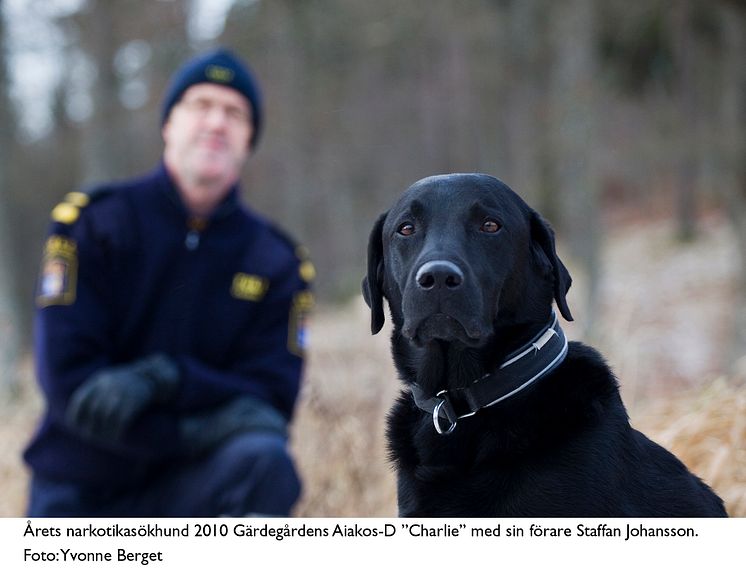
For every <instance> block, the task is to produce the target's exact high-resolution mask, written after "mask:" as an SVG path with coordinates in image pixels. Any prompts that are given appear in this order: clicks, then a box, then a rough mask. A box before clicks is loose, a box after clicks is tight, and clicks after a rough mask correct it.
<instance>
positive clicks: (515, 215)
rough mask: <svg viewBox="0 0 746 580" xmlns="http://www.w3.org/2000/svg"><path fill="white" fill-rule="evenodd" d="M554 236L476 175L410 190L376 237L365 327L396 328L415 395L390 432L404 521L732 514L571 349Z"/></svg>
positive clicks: (598, 369) (581, 352)
mask: <svg viewBox="0 0 746 580" xmlns="http://www.w3.org/2000/svg"><path fill="white" fill-rule="evenodd" d="M570 283H571V278H570V275H569V273H568V271H567V269H566V268H565V266H564V265H563V263H562V262H561V260H560V259H559V257H558V256H557V253H556V251H555V243H554V233H553V231H552V229H551V228H550V226H549V224H548V223H547V222H546V221H545V220H544V219H543V218H542V217H541V216H540V215H539V214H538V213H537V212H536V211H534V210H533V209H531V208H530V207H529V206H528V205H527V204H526V203H525V202H524V201H523V200H522V199H521V198H520V197H519V196H518V195H517V194H516V193H514V192H513V191H512V190H511V189H510V188H509V187H507V186H506V185H505V184H504V183H502V182H501V181H499V180H497V179H495V178H494V177H491V176H488V175H482V174H453V175H441V176H434V177H429V178H426V179H423V180H421V181H418V182H417V183H415V184H414V185H412V186H411V187H410V188H409V189H407V190H406V191H405V192H404V194H403V196H402V197H401V199H400V200H399V201H398V202H397V203H396V204H395V205H394V207H393V208H392V209H391V210H390V211H388V212H387V213H385V214H383V215H382V216H381V217H380V218H379V219H378V221H377V222H376V224H375V226H374V227H373V231H372V232H371V235H370V243H369V248H368V274H367V276H366V278H365V279H364V280H363V294H364V296H365V300H366V302H367V304H368V306H370V308H371V312H372V319H371V320H372V322H371V329H372V331H373V333H374V334H375V333H377V332H378V331H379V330H380V329H381V327H382V326H383V323H384V310H383V298H384V297H385V298H386V299H387V301H388V303H389V308H390V313H391V318H392V320H393V326H394V329H393V333H392V352H393V357H394V362H395V365H396V368H397V370H398V373H399V376H400V378H401V380H402V381H403V382H404V383H405V384H406V385H407V387H408V388H407V389H405V390H404V391H403V392H402V394H401V395H400V397H399V399H398V400H397V402H396V404H395V405H394V407H393V409H392V410H391V413H390V415H389V419H388V431H387V436H388V442H389V449H390V453H391V457H392V460H393V462H394V464H395V466H396V469H397V478H398V483H397V487H398V504H399V514H400V515H401V516H425V517H430V516H438V517H449V516H468V517H481V516H489V517H502V516H519V517H520V516H536V517H550V516H562V517H603V516H624V517H656V516H662V517H676V516H689V517H695V516H725V515H727V514H726V512H725V509H724V507H723V502H722V500H721V499H720V498H719V497H718V496H717V495H715V493H713V491H712V490H711V489H710V488H709V487H708V486H707V485H705V484H704V483H703V482H702V481H701V480H700V479H698V478H697V477H696V476H694V475H693V474H692V473H690V472H689V471H688V470H687V468H686V467H685V466H684V465H683V464H682V463H681V462H680V461H679V460H678V459H677V458H676V457H674V456H673V455H672V454H671V453H669V452H668V451H666V450H665V449H663V448H662V447H660V446H659V445H657V444H656V443H654V442H652V441H650V440H649V439H648V438H647V437H645V436H644V435H643V434H642V433H640V432H638V431H636V430H634V429H633V428H632V427H631V426H630V424H629V421H628V417H627V413H626V410H625V408H624V405H623V404H622V400H621V398H620V395H619V387H618V384H617V381H616V379H615V378H614V375H613V374H612V372H611V370H610V369H609V367H608V366H607V364H606V362H605V361H604V359H603V358H602V357H601V355H600V354H599V353H598V352H597V351H595V350H594V349H592V348H590V347H589V346H586V345H584V344H582V343H578V342H570V343H568V341H567V339H566V338H565V335H564V333H563V332H562V328H561V327H560V325H559V322H558V320H557V318H558V317H557V315H556V314H555V312H554V311H553V309H552V301H553V300H554V301H556V304H557V308H558V309H559V312H560V314H561V315H562V316H563V317H564V318H565V319H566V320H568V321H569V320H572V315H571V313H570V309H569V308H568V306H567V302H566V300H565V295H566V294H567V291H568V289H569V288H570Z"/></svg>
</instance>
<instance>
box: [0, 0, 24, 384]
mask: <svg viewBox="0 0 746 580" xmlns="http://www.w3.org/2000/svg"><path fill="white" fill-rule="evenodd" d="M7 62H8V59H7V49H6V35H5V18H4V12H3V2H2V0H0V345H2V346H1V347H0V394H7V393H10V394H15V393H16V391H17V386H18V371H19V367H18V365H19V362H20V361H19V358H20V353H21V327H20V320H19V317H18V312H19V311H20V308H19V303H20V300H19V299H18V284H17V282H18V278H17V276H16V275H15V274H16V272H17V269H16V268H15V256H16V254H15V252H14V251H13V248H14V242H15V239H14V238H13V236H12V235H11V231H10V230H9V224H10V223H11V221H12V217H11V216H12V215H13V212H12V204H11V198H10V196H9V195H8V188H9V187H10V180H9V179H8V169H9V161H10V160H11V159H12V151H13V150H14V149H15V140H14V137H15V130H14V127H15V119H14V113H13V108H12V105H11V101H10V96H9V94H8V87H9V86H10V83H9V82H8V65H7Z"/></svg>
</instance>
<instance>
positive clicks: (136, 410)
mask: <svg viewBox="0 0 746 580" xmlns="http://www.w3.org/2000/svg"><path fill="white" fill-rule="evenodd" d="M178 385H179V368H178V367H177V365H176V363H175V362H174V361H173V360H171V359H170V358H169V357H168V356H166V355H164V354H155V355H152V356H149V357H147V358H144V359H140V360H138V361H136V362H134V363H132V364H129V365H123V366H119V367H112V368H108V369H104V370H102V371H99V372H97V373H95V374H93V375H92V376H91V377H89V378H88V380H86V381H85V382H84V383H83V384H82V385H80V386H79V387H78V388H77V389H76V390H75V392H74V393H73V394H72V397H71V398H70V401H69V403H68V405H67V411H66V413H65V422H66V423H67V425H68V426H70V427H71V428H72V429H74V430H75V431H77V432H78V433H79V434H81V435H82V436H84V437H86V438H88V439H100V440H105V441H110V442H113V441H117V440H118V439H119V438H120V437H121V436H122V434H123V433H124V431H125V430H126V429H127V427H129V425H130V424H131V423H132V421H133V420H134V419H135V417H137V416H138V415H139V414H140V413H142V412H143V411H144V410H145V409H147V408H148V407H149V406H151V405H153V404H156V403H166V402H168V401H170V400H171V399H172V398H173V397H174V395H175V394H176V390H177V388H178Z"/></svg>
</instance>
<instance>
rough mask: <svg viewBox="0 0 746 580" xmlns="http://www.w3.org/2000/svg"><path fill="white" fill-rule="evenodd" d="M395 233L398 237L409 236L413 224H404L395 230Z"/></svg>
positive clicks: (411, 232) (412, 229)
mask: <svg viewBox="0 0 746 580" xmlns="http://www.w3.org/2000/svg"><path fill="white" fill-rule="evenodd" d="M396 233H398V234H399V235H400V236H411V235H412V234H413V233H414V224H412V223H410V222H404V223H403V224H402V225H400V226H399V228H398V229H397V230H396Z"/></svg>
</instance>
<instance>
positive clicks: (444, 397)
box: [433, 389, 463, 435]
mask: <svg viewBox="0 0 746 580" xmlns="http://www.w3.org/2000/svg"><path fill="white" fill-rule="evenodd" d="M435 398H436V399H440V402H439V403H438V404H437V405H435V408H434V409H433V425H435V430H436V431H437V432H438V434H439V435H448V434H449V433H451V432H452V431H453V430H454V429H455V428H456V423H458V420H459V419H462V418H463V417H459V416H457V415H456V413H455V411H454V410H453V405H451V402H450V401H449V400H448V391H447V390H446V389H443V390H442V391H440V392H439V393H438V394H437V395H435ZM441 409H442V410H443V412H444V413H445V415H446V417H445V418H446V419H448V421H450V425H449V426H448V429H446V430H445V431H443V430H442V429H441V428H440V411H441Z"/></svg>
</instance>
